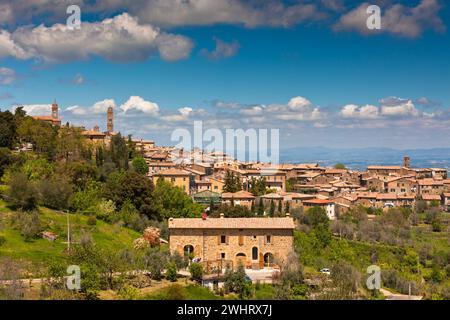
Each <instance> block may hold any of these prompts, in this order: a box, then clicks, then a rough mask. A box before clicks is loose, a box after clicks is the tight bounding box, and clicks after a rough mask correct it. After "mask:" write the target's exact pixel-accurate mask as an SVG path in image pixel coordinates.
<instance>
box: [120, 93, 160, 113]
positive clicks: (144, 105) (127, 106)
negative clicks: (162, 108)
mask: <svg viewBox="0 0 450 320" xmlns="http://www.w3.org/2000/svg"><path fill="white" fill-rule="evenodd" d="M120 109H121V110H122V111H123V112H124V113H129V112H133V111H138V112H143V113H145V114H147V115H152V116H157V115H158V114H159V106H158V104H157V103H154V102H151V101H146V100H144V99H143V98H141V97H139V96H131V97H130V98H129V99H128V101H126V102H125V103H124V104H122V105H121V106H120Z"/></svg>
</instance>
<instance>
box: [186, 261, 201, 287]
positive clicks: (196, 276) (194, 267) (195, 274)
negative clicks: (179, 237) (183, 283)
mask: <svg viewBox="0 0 450 320" xmlns="http://www.w3.org/2000/svg"><path fill="white" fill-rule="evenodd" d="M189 272H190V273H191V278H192V279H193V280H195V281H198V282H200V281H202V277H203V266H202V265H201V264H200V263H192V264H191V265H190V266H189Z"/></svg>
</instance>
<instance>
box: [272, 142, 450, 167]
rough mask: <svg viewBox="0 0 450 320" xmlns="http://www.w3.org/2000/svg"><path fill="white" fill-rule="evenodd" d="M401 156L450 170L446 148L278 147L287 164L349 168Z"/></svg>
mask: <svg viewBox="0 0 450 320" xmlns="http://www.w3.org/2000/svg"><path fill="white" fill-rule="evenodd" d="M405 155H408V156H409V157H410V158H411V166H412V167H439V168H448V169H450V148H435V149H407V150H396V149H390V148H359V149H351V148H348V149H334V148H327V147H304V148H289V149H282V150H280V157H281V159H280V161H281V162H291V163H293V162H298V163H301V162H318V163H320V164H321V165H323V166H332V165H334V164H336V163H339V162H342V163H344V164H345V165H346V166H347V167H349V168H351V169H359V170H363V169H365V168H367V166H368V165H401V164H402V161H403V156H405Z"/></svg>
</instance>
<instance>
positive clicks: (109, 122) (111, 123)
mask: <svg viewBox="0 0 450 320" xmlns="http://www.w3.org/2000/svg"><path fill="white" fill-rule="evenodd" d="M106 128H107V131H108V133H113V131H114V110H113V108H112V107H109V108H108V117H107V122H106Z"/></svg>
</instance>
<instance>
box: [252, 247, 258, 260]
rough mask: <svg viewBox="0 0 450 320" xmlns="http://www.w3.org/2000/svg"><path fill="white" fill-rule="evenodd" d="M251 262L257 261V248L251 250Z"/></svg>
mask: <svg viewBox="0 0 450 320" xmlns="http://www.w3.org/2000/svg"><path fill="white" fill-rule="evenodd" d="M252 260H258V248H257V247H253V248H252Z"/></svg>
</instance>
